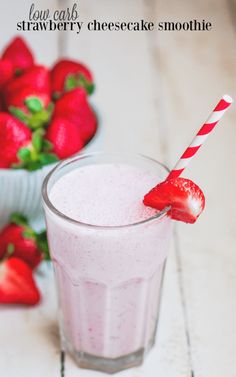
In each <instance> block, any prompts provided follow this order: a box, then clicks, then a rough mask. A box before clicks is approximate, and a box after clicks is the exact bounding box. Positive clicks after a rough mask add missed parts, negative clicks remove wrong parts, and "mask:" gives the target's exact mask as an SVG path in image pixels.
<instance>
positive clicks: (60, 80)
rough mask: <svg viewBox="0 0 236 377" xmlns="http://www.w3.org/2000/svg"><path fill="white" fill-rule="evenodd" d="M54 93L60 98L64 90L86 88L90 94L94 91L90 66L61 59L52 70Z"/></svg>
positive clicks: (54, 95)
mask: <svg viewBox="0 0 236 377" xmlns="http://www.w3.org/2000/svg"><path fill="white" fill-rule="evenodd" d="M51 85H52V95H53V97H54V98H59V97H60V96H61V95H62V94H63V93H64V92H67V91H69V90H72V89H75V88H80V87H82V88H84V89H85V90H86V91H87V93H88V94H92V93H93V91H94V88H95V86H94V81H93V76H92V73H91V72H90V71H89V69H88V67H86V66H85V65H84V64H82V63H80V62H76V61H73V60H67V59H62V60H59V61H58V62H57V63H56V64H55V65H54V67H53V68H52V70H51Z"/></svg>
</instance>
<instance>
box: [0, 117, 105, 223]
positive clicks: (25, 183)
mask: <svg viewBox="0 0 236 377" xmlns="http://www.w3.org/2000/svg"><path fill="white" fill-rule="evenodd" d="M102 141H103V128H102V127H101V122H100V119H98V128H97V132H96V134H95V135H94V137H93V138H92V139H91V141H90V142H89V143H88V144H87V145H86V146H85V147H84V148H83V149H82V150H81V152H83V153H87V152H89V153H90V152H95V151H98V150H100V149H101V146H102ZM55 165H56V164H55V163H53V164H50V165H47V166H44V167H43V168H42V169H38V170H35V171H33V172H29V171H27V170H24V169H19V170H14V169H0V227H2V226H4V225H5V224H6V223H7V222H8V220H9V216H10V215H11V214H12V213H14V212H20V213H22V214H24V215H25V216H27V217H28V219H29V220H30V222H31V223H32V224H34V226H36V227H37V228H41V227H42V224H43V213H42V205H41V187H42V183H43V180H44V178H45V177H46V175H47V174H48V173H49V172H50V171H51V170H52V169H53V168H54V167H55Z"/></svg>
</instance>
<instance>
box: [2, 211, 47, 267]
mask: <svg viewBox="0 0 236 377" xmlns="http://www.w3.org/2000/svg"><path fill="white" fill-rule="evenodd" d="M45 243H46V235H45V232H42V233H39V234H38V233H36V232H35V231H34V230H33V229H32V228H31V227H30V226H29V224H28V221H27V219H26V218H25V217H24V216H22V215H20V214H14V215H12V216H11V222H10V223H9V224H8V225H6V226H5V227H4V228H3V229H2V231H1V232H0V259H1V258H6V257H17V258H20V259H22V260H23V261H24V262H25V263H27V264H28V265H29V266H30V267H31V268H32V269H33V268H35V267H37V266H38V265H39V263H40V262H41V261H42V259H43V257H44V254H45V253H47V244H46V245H45Z"/></svg>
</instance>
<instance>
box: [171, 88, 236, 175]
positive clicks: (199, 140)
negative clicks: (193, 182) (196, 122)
mask: <svg viewBox="0 0 236 377" xmlns="http://www.w3.org/2000/svg"><path fill="white" fill-rule="evenodd" d="M232 102H233V100H232V98H231V97H230V96H228V95H227V94H226V95H224V96H223V97H222V99H221V100H220V101H219V103H218V104H217V105H216V107H215V109H214V110H213V112H212V113H211V114H210V116H209V117H208V119H207V121H206V122H205V123H204V124H203V126H202V127H201V128H200V130H199V131H198V133H197V135H196V136H195V138H194V139H193V141H192V143H191V144H190V145H189V147H188V148H187V149H186V151H185V152H184V153H183V154H182V156H181V157H180V159H179V161H178V162H177V164H176V165H175V167H174V168H173V169H172V170H171V172H170V174H169V175H168V177H167V178H166V179H171V178H177V177H179V176H180V175H181V174H182V172H183V171H184V169H185V168H186V167H187V166H188V164H189V163H190V161H191V159H192V158H193V156H194V155H195V154H196V153H197V151H198V149H199V148H200V147H201V146H202V144H203V143H204V142H205V141H206V139H207V138H208V136H209V135H210V133H211V132H212V131H213V129H214V128H215V126H216V125H217V123H218V122H219V121H220V119H221V118H222V117H223V115H224V113H225V112H226V110H227V109H228V108H229V106H230V105H231V104H232Z"/></svg>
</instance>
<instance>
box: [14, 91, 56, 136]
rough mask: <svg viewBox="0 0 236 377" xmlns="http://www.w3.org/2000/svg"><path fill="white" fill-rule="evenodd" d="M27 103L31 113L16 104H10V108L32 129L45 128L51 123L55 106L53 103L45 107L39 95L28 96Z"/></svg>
mask: <svg viewBox="0 0 236 377" xmlns="http://www.w3.org/2000/svg"><path fill="white" fill-rule="evenodd" d="M25 105H26V107H27V109H28V111H29V113H25V112H24V111H23V110H22V109H20V108H18V107H15V106H10V107H9V109H8V110H9V112H10V113H11V114H12V115H14V116H15V117H16V118H18V119H19V120H20V121H21V122H23V123H25V124H26V125H27V126H28V127H29V128H30V129H32V130H36V129H38V128H45V127H46V126H47V125H48V124H49V123H50V120H51V116H52V112H53V108H54V105H53V103H50V104H49V105H48V106H47V108H46V109H45V108H43V105H42V102H41V101H40V100H39V99H38V98H37V97H27V98H26V99H25Z"/></svg>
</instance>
